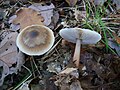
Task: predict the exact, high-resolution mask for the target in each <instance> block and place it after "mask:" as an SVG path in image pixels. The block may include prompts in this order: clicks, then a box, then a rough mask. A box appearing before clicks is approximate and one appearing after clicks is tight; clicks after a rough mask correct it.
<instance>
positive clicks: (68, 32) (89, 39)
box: [59, 28, 101, 44]
mask: <svg viewBox="0 0 120 90" xmlns="http://www.w3.org/2000/svg"><path fill="white" fill-rule="evenodd" d="M59 34H60V36H61V37H62V38H64V39H65V40H67V41H69V42H72V43H76V41H77V39H81V44H96V43H97V42H98V41H99V40H100V39H101V35H100V34H99V33H97V32H95V31H91V30H89V29H82V28H64V29H61V30H60V32H59Z"/></svg>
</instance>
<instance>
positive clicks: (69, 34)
mask: <svg viewBox="0 0 120 90" xmlns="http://www.w3.org/2000/svg"><path fill="white" fill-rule="evenodd" d="M59 34H60V36H61V37H62V38H64V39H65V40H67V41H69V42H72V43H76V46H75V51H74V56H73V62H75V65H76V66H77V67H79V63H80V48H81V44H96V43H97V42H98V41H99V40H100V39H101V35H100V34H99V33H97V32H95V31H91V30H89V29H82V28H64V29H61V30H60V31H59Z"/></svg>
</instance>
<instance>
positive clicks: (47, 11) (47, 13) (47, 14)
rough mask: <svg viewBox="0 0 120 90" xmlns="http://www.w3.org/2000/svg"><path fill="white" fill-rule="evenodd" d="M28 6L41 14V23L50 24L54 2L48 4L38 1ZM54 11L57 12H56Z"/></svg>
mask: <svg viewBox="0 0 120 90" xmlns="http://www.w3.org/2000/svg"><path fill="white" fill-rule="evenodd" d="M28 8H31V9H33V10H36V11H38V12H39V13H40V14H41V16H42V17H43V18H44V22H43V24H44V25H46V26H48V25H50V23H51V19H52V17H53V16H54V10H53V9H54V8H55V6H54V4H52V3H51V4H50V5H41V4H39V3H34V4H32V5H31V6H29V7H28ZM55 13H56V14H57V13H58V12H55ZM56 21H57V19H56Z"/></svg>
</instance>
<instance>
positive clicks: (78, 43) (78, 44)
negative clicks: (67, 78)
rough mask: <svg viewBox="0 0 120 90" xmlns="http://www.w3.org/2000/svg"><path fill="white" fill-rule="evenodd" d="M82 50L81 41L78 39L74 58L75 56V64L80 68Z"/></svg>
mask: <svg viewBox="0 0 120 90" xmlns="http://www.w3.org/2000/svg"><path fill="white" fill-rule="evenodd" d="M80 48H81V40H80V39H77V42H76V46H75V51H74V56H73V62H74V63H75V65H76V66H77V67H79V63H80Z"/></svg>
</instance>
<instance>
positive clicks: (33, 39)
mask: <svg viewBox="0 0 120 90" xmlns="http://www.w3.org/2000/svg"><path fill="white" fill-rule="evenodd" d="M16 44H17V46H18V48H19V49H20V50H21V51H22V52H23V53H25V54H27V55H42V54H44V53H46V52H47V51H48V50H49V49H50V48H51V47H52V46H53V44H54V34H53V31H52V30H51V29H49V28H48V27H46V26H43V25H32V26H28V27H26V28H24V29H23V30H22V31H21V32H20V33H19V35H18V37H17V40H16Z"/></svg>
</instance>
